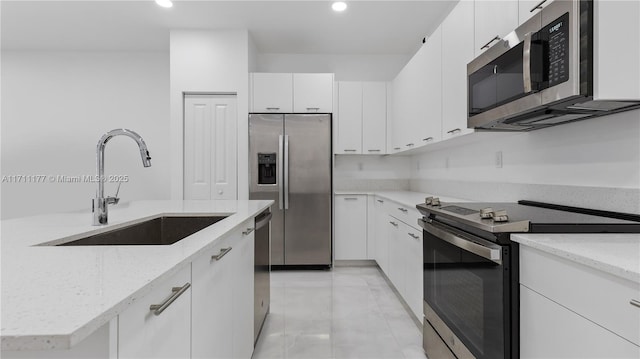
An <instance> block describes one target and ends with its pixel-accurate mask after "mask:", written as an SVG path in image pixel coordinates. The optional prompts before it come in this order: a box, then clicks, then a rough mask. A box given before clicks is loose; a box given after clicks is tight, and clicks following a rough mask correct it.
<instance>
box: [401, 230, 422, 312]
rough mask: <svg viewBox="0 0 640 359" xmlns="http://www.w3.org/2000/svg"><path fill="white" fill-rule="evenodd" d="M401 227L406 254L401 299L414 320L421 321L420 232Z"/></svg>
mask: <svg viewBox="0 0 640 359" xmlns="http://www.w3.org/2000/svg"><path fill="white" fill-rule="evenodd" d="M401 226H402V233H401V235H402V236H403V237H404V240H403V241H402V244H403V246H404V251H405V253H406V266H405V278H406V284H405V293H404V294H403V297H404V300H405V302H407V304H408V305H409V308H411V311H412V312H413V314H414V315H415V316H416V318H418V320H420V321H422V318H423V317H424V313H422V297H423V291H422V287H423V285H424V282H423V279H422V273H423V261H422V232H421V231H419V230H417V229H415V228H413V227H411V226H408V225H406V224H404V223H402V224H401Z"/></svg>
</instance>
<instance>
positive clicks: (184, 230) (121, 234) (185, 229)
mask: <svg viewBox="0 0 640 359" xmlns="http://www.w3.org/2000/svg"><path fill="white" fill-rule="evenodd" d="M224 218H227V216H206V217H203V216H198V217H179V216H163V217H158V218H154V219H150V220H148V221H145V222H141V223H136V224H132V225H130V226H126V227H123V228H118V229H114V230H112V231H108V232H104V233H100V234H95V235H91V236H88V237H85V238H80V239H77V240H74V241H71V242H66V243H60V244H56V245H57V246H134V245H169V244H173V243H176V242H178V241H179V240H181V239H184V238H186V237H188V236H190V235H192V234H194V233H196V232H198V231H200V230H202V229H204V228H206V227H209V226H210V225H212V224H214V223H216V222H218V221H220V220H222V219H224Z"/></svg>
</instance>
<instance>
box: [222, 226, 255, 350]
mask: <svg viewBox="0 0 640 359" xmlns="http://www.w3.org/2000/svg"><path fill="white" fill-rule="evenodd" d="M242 228H243V229H242V231H241V233H239V234H237V235H238V236H239V238H238V241H237V245H236V248H234V250H236V249H237V251H236V252H235V253H232V256H231V259H232V260H233V262H232V267H233V275H232V282H233V305H232V316H233V358H236V359H250V358H251V355H252V354H253V310H254V308H253V304H254V303H253V300H254V298H253V296H254V293H253V291H254V286H253V285H254V281H253V275H254V270H253V269H254V268H253V262H254V260H253V258H254V247H255V243H254V230H255V227H254V221H253V219H251V220H249V221H247V222H245V223H244V224H243V227H242ZM229 329H230V328H229V327H227V330H229Z"/></svg>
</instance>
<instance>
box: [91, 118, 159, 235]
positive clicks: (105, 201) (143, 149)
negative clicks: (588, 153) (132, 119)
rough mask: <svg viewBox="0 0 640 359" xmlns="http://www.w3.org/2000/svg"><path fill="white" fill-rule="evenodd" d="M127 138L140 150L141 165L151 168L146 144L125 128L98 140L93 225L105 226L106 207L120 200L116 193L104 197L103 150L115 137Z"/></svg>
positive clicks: (108, 133) (113, 131) (138, 136)
mask: <svg viewBox="0 0 640 359" xmlns="http://www.w3.org/2000/svg"><path fill="white" fill-rule="evenodd" d="M120 135H122V136H127V137H131V138H132V139H133V140H134V141H136V143H137V144H138V147H139V148H140V156H141V157H142V165H143V166H145V167H150V166H151V157H150V156H149V150H147V144H146V143H144V140H143V139H142V137H140V135H139V134H137V133H135V132H133V131H131V130H127V129H125V128H118V129H115V130H111V131H109V132H107V133H105V134H104V135H103V136H102V137H101V138H100V140H99V141H98V146H97V147H96V155H97V160H98V193H96V198H94V199H93V205H92V211H93V225H94V226H101V225H104V224H107V219H108V218H107V216H108V208H107V206H108V205H110V204H117V203H118V201H119V200H120V198H118V197H117V196H118V193H117V192H116V196H114V197H106V198H105V197H104V181H105V178H104V148H105V146H106V145H107V142H108V141H109V140H110V139H112V138H113V137H115V136H120ZM119 190H120V186H119V185H118V191H119Z"/></svg>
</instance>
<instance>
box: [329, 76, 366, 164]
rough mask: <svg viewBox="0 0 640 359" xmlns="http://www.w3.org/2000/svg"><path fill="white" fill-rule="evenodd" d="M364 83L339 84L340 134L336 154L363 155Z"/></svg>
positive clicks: (345, 82) (343, 82)
mask: <svg viewBox="0 0 640 359" xmlns="http://www.w3.org/2000/svg"><path fill="white" fill-rule="evenodd" d="M362 130H363V128H362V82H351V81H349V82H347V81H340V82H338V134H337V144H336V146H335V153H344V154H360V153H362Z"/></svg>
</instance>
